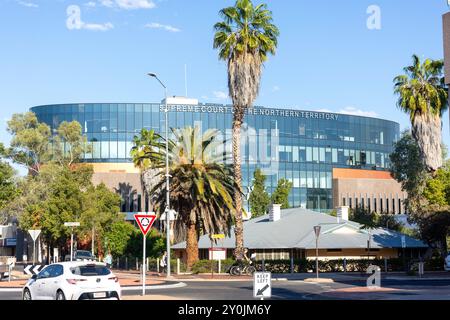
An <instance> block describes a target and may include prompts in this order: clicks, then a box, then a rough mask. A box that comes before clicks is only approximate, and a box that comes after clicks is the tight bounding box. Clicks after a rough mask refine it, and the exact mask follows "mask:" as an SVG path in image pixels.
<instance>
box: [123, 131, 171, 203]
mask: <svg viewBox="0 0 450 320" xmlns="http://www.w3.org/2000/svg"><path fill="white" fill-rule="evenodd" d="M161 140H162V138H161V136H160V135H159V134H157V133H155V130H146V129H142V131H141V133H140V135H139V136H134V139H133V144H134V146H133V148H132V149H131V152H130V154H131V157H132V158H133V163H134V165H135V166H136V167H137V168H139V169H140V170H141V180H142V184H143V186H144V189H145V192H146V193H147V194H148V196H149V198H150V200H151V195H150V191H151V190H152V189H153V187H154V185H155V184H156V182H157V178H156V175H157V174H158V172H159V170H158V169H157V167H158V165H160V164H161V162H162V161H163V158H162V156H161V154H160V150H162V149H164V145H163V144H162V142H161ZM150 202H151V201H150Z"/></svg>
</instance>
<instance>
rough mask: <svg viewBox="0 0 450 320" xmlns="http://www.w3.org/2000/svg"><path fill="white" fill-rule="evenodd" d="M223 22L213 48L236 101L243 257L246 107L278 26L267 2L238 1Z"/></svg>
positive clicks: (239, 253) (239, 251)
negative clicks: (225, 67) (224, 66)
mask: <svg viewBox="0 0 450 320" xmlns="http://www.w3.org/2000/svg"><path fill="white" fill-rule="evenodd" d="M219 14H220V16H221V17H222V19H223V20H222V21H220V22H218V23H216V24H215V25H214V29H215V31H216V33H215V35H214V48H215V49H218V50H219V59H221V60H224V61H226V62H227V64H228V89H229V95H230V97H231V100H232V101H233V109H234V114H233V164H234V180H235V183H236V191H235V198H234V201H235V204H234V205H235V208H236V213H235V223H236V225H235V236H236V250H235V256H236V258H237V259H238V260H242V259H243V257H244V233H243V232H244V230H243V220H242V195H241V194H242V172H241V162H242V159H241V153H240V146H241V126H242V124H243V121H244V115H245V110H246V109H247V108H250V107H251V106H252V105H253V103H254V101H255V99H256V97H257V96H258V93H259V87H260V81H261V71H262V66H263V64H264V62H265V61H266V60H267V56H268V54H275V51H276V48H277V44H278V40H277V38H278V35H279V30H278V28H277V27H276V26H275V25H274V24H273V23H272V21H273V19H272V12H271V11H269V10H267V5H266V4H260V5H257V6H254V5H253V3H252V1H251V0H237V1H236V3H235V5H234V6H233V7H227V8H224V9H222V10H221V11H220V12H219Z"/></svg>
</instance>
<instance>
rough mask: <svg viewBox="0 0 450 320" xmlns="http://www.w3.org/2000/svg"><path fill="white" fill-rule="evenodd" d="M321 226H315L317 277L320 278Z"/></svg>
mask: <svg viewBox="0 0 450 320" xmlns="http://www.w3.org/2000/svg"><path fill="white" fill-rule="evenodd" d="M321 229H322V228H321V226H315V227H314V233H315V234H316V277H317V279H319V236H320V230H321Z"/></svg>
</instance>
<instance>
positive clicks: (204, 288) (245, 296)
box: [0, 279, 450, 300]
mask: <svg viewBox="0 0 450 320" xmlns="http://www.w3.org/2000/svg"><path fill="white" fill-rule="evenodd" d="M185 284H186V286H185V287H182V288H173V289H158V290H148V291H147V294H150V295H158V296H159V297H164V296H166V297H172V298H175V299H177V300H253V284H252V282H251V281H248V282H247V281H244V282H243V281H237V282H233V281H217V282H216V281H214V282H210V281H192V282H191V281H189V282H185ZM365 285H366V284H365V282H363V281H361V280H347V281H340V282H335V283H331V284H313V283H305V282H303V281H274V282H273V283H272V299H274V300H330V299H338V300H340V299H364V297H361V296H360V295H356V296H339V295H337V296H333V295H328V294H325V293H326V292H330V291H334V290H338V291H339V290H345V289H349V288H350V289H358V288H364V287H365ZM382 287H383V288H386V289H387V288H392V289H397V290H398V291H396V292H392V293H389V294H387V295H386V297H387V298H385V299H390V298H393V299H397V298H405V299H407V298H408V297H412V298H413V297H414V296H415V297H419V296H420V294H425V295H429V293H430V292H432V295H433V297H438V298H440V299H448V300H450V279H442V280H420V281H417V280H383V281H382ZM140 294H141V290H140V289H137V290H133V291H123V295H124V296H138V295H140ZM20 299H21V294H20V293H19V292H2V291H0V300H20Z"/></svg>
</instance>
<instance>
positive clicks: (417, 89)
mask: <svg viewBox="0 0 450 320" xmlns="http://www.w3.org/2000/svg"><path fill="white" fill-rule="evenodd" d="M443 67H444V62H443V61H442V60H430V59H426V60H425V61H424V62H423V63H422V62H421V61H420V58H419V57H418V56H417V55H413V64H412V65H411V66H407V67H405V68H404V71H405V74H404V75H400V76H397V77H396V78H395V79H394V83H395V86H394V92H395V94H396V95H398V97H399V98H398V102H397V105H398V107H399V108H400V109H401V110H403V111H404V112H406V113H408V114H409V116H410V120H411V125H412V135H413V137H414V139H415V140H416V141H417V143H418V145H419V149H420V153H421V158H422V159H423V163H424V165H425V167H426V168H427V170H428V171H429V172H431V173H434V172H435V171H436V170H437V169H439V168H440V167H442V149H441V134H442V122H441V121H442V120H441V117H442V114H443V112H444V111H445V110H446V109H447V108H448V92H447V89H446V88H445V81H444V76H443Z"/></svg>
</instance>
